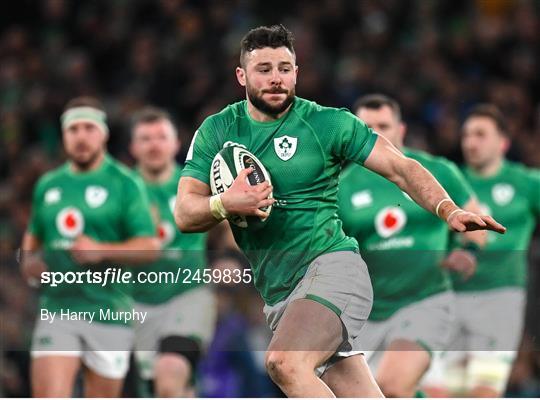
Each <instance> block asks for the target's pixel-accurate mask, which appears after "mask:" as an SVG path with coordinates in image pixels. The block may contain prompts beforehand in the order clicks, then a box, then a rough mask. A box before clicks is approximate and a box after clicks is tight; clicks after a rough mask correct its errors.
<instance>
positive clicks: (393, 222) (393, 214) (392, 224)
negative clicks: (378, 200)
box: [375, 207, 407, 238]
mask: <svg viewBox="0 0 540 400" xmlns="http://www.w3.org/2000/svg"><path fill="white" fill-rule="evenodd" d="M406 223H407V215H406V214H405V213H404V212H403V209H401V208H399V207H385V208H383V209H382V210H381V211H379V212H378V213H377V216H376V217H375V230H376V231H377V233H378V234H379V236H380V237H382V238H388V237H390V236H393V235H395V234H396V233H398V232H400V231H401V230H402V229H403V227H404V226H405V224H406Z"/></svg>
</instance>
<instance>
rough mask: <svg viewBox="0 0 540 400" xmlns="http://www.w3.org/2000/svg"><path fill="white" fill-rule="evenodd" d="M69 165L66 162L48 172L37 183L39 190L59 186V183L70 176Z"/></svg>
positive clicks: (36, 186)
mask: <svg viewBox="0 0 540 400" xmlns="http://www.w3.org/2000/svg"><path fill="white" fill-rule="evenodd" d="M68 168H69V164H68V163H67V162H66V163H64V164H62V165H60V166H58V167H56V168H54V169H52V170H50V171H47V172H46V173H44V174H43V175H42V176H40V177H39V179H38V180H37V182H36V185H35V188H36V189H37V190H39V189H44V188H47V187H49V186H52V185H55V184H57V182H58V181H60V180H62V179H64V178H65V177H66V176H67V175H68Z"/></svg>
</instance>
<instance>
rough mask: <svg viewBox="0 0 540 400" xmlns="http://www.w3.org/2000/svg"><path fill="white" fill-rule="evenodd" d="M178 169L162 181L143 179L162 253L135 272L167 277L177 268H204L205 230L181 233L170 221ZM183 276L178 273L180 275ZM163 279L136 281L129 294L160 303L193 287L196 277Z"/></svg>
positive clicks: (183, 269)
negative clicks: (152, 261) (154, 260)
mask: <svg viewBox="0 0 540 400" xmlns="http://www.w3.org/2000/svg"><path fill="white" fill-rule="evenodd" d="M181 173H182V169H181V168H180V167H179V166H175V168H174V172H173V173H172V175H171V178H170V179H169V180H168V181H167V182H164V183H152V182H148V181H144V178H143V176H142V175H141V174H140V173H139V172H138V174H139V175H140V177H141V179H143V181H144V183H145V186H146V190H147V191H148V197H149V199H150V207H151V208H152V211H153V213H154V214H155V217H156V219H157V221H156V222H157V223H156V225H157V229H158V232H157V235H158V237H159V239H160V241H161V249H162V253H161V254H162V255H161V257H160V259H159V261H157V262H155V263H152V264H150V265H148V266H145V267H139V268H137V271H144V272H145V273H149V272H155V273H160V272H164V273H167V272H170V273H171V274H169V275H171V276H176V274H177V272H178V269H179V268H180V269H181V271H185V270H187V269H189V270H191V271H195V270H197V269H203V268H206V267H207V266H206V237H207V234H206V233H181V232H179V231H178V229H177V228H176V223H175V222H174V205H175V201H176V192H177V189H178V180H179V179H180V175H181ZM186 276H187V275H186V274H184V272H181V274H180V277H182V278H185V277H186ZM183 280H184V279H181V281H180V282H176V283H175V282H173V281H167V282H165V281H163V282H161V283H153V284H152V283H140V282H137V283H136V284H135V286H134V291H133V297H134V298H135V301H137V302H139V303H145V304H160V303H164V302H166V301H168V300H170V299H171V298H173V297H174V296H177V295H179V294H182V293H183V292H185V291H187V290H189V289H192V288H193V287H197V286H198V285H199V284H198V282H199V281H198V280H190V281H191V282H190V283H189V284H188V283H183Z"/></svg>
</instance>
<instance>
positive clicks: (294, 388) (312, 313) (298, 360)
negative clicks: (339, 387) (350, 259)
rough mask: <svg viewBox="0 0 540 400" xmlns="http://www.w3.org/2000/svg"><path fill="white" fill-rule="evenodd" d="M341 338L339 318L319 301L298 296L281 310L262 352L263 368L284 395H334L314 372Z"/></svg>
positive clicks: (335, 347) (333, 350)
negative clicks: (272, 333)
mask: <svg viewBox="0 0 540 400" xmlns="http://www.w3.org/2000/svg"><path fill="white" fill-rule="evenodd" d="M342 341H343V339H342V327H341V320H340V319H339V317H338V316H337V315H336V313H335V312H333V311H332V310H330V309H329V308H327V307H326V306H323V305H322V304H320V303H318V302H316V301H313V300H309V299H298V300H295V301H293V302H291V303H290V304H289V305H288V306H287V309H286V310H285V312H284V314H283V316H282V317H281V320H280V322H279V325H278V327H277V329H276V331H275V333H274V336H273V338H272V341H271V342H270V345H269V347H268V351H267V353H266V369H267V371H268V374H269V375H270V377H271V378H272V380H273V381H274V382H275V383H276V384H277V385H278V386H279V387H280V389H281V390H282V391H283V392H284V393H285V394H286V395H287V396H288V397H334V395H333V393H332V392H331V391H330V389H329V388H328V386H327V385H326V384H325V383H324V382H323V381H322V380H321V379H320V378H319V377H317V375H316V374H315V368H317V367H319V366H320V365H322V364H323V363H324V362H325V361H326V360H327V359H328V358H330V357H331V356H332V355H333V354H334V353H335V352H336V350H337V348H338V346H339V345H340V344H341V342H342Z"/></svg>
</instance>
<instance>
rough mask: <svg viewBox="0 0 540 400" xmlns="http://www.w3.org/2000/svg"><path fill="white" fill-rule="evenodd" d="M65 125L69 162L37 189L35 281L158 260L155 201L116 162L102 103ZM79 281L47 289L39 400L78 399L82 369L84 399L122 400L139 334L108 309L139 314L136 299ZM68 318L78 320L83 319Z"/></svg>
mask: <svg viewBox="0 0 540 400" xmlns="http://www.w3.org/2000/svg"><path fill="white" fill-rule="evenodd" d="M61 122H62V132H63V141H64V148H65V151H66V154H67V157H68V159H69V161H68V162H67V163H65V164H64V165H63V166H61V167H59V168H57V169H56V170H54V171H51V172H49V173H47V174H46V175H45V176H43V177H42V178H41V179H40V180H39V182H38V183H37V185H36V187H35V189H34V196H33V202H32V216H31V220H30V224H29V226H28V230H27V232H26V234H25V235H24V238H23V244H22V250H23V253H22V256H23V258H22V266H21V267H22V272H23V274H24V275H25V277H26V278H27V280H28V281H29V282H32V281H33V282H36V281H37V282H39V280H40V276H41V275H40V274H41V272H44V271H47V270H50V271H55V272H63V273H67V272H70V271H74V272H78V271H84V270H85V269H86V268H87V267H90V268H91V269H92V271H103V270H106V269H107V268H110V267H118V266H119V265H122V264H123V263H129V264H132V263H138V262H144V261H149V260H151V259H152V258H154V257H155V256H156V253H155V251H156V250H157V249H158V248H159V243H158V241H157V239H156V238H155V237H154V234H155V228H154V225H153V223H152V219H151V216H150V212H149V204H148V197H147V195H146V192H145V190H144V187H143V185H142V182H140V181H139V180H138V179H136V178H135V177H134V176H133V174H132V173H131V171H129V170H128V169H127V168H125V167H124V166H122V165H120V164H119V163H118V162H117V161H115V160H113V159H112V158H111V157H110V156H109V155H107V153H106V146H105V144H106V142H107V138H108V134H109V131H108V128H107V124H106V116H105V112H104V110H103V107H102V106H101V105H100V103H99V102H98V101H97V100H95V99H93V98H76V99H73V100H71V101H70V102H69V103H68V104H67V106H66V108H65V111H64V113H63V114H62V117H61ZM150 250H152V251H150ZM71 282H72V283H71V284H68V283H63V284H60V285H58V286H57V287H53V285H47V286H43V289H42V293H41V297H40V308H41V313H40V314H41V318H39V317H38V321H37V324H36V328H35V332H34V337H33V341H32V367H31V378H32V394H33V395H34V396H37V397H70V396H71V395H72V390H73V385H74V381H75V377H76V375H77V372H78V371H79V368H80V367H81V365H82V366H84V395H85V396H88V397H111V396H113V397H118V396H119V395H120V390H121V387H122V380H123V377H124V376H125V374H126V372H127V368H128V358H129V349H130V348H131V344H132V339H133V330H132V329H131V328H130V327H129V326H128V324H127V323H126V320H125V319H123V320H113V319H112V318H108V317H107V315H106V314H104V315H103V316H102V314H101V312H100V311H106V310H110V311H111V312H112V313H114V312H120V311H129V310H132V309H133V307H132V306H133V304H132V298H131V296H130V293H129V291H128V290H126V287H125V286H122V284H105V285H103V284H99V283H96V284H92V283H88V282H85V283H79V282H73V281H71ZM43 310H45V312H47V313H53V312H56V318H55V320H51V319H44V318H43V317H42V316H43ZM62 312H64V313H65V312H75V313H77V314H75V316H76V317H77V318H76V319H73V318H72V317H73V316H74V315H73V314H68V315H67V316H64V317H63V316H62V315H61V313H62ZM47 315H50V314H47ZM111 315H114V314H111ZM68 318H69V320H68ZM104 350H107V351H104Z"/></svg>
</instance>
